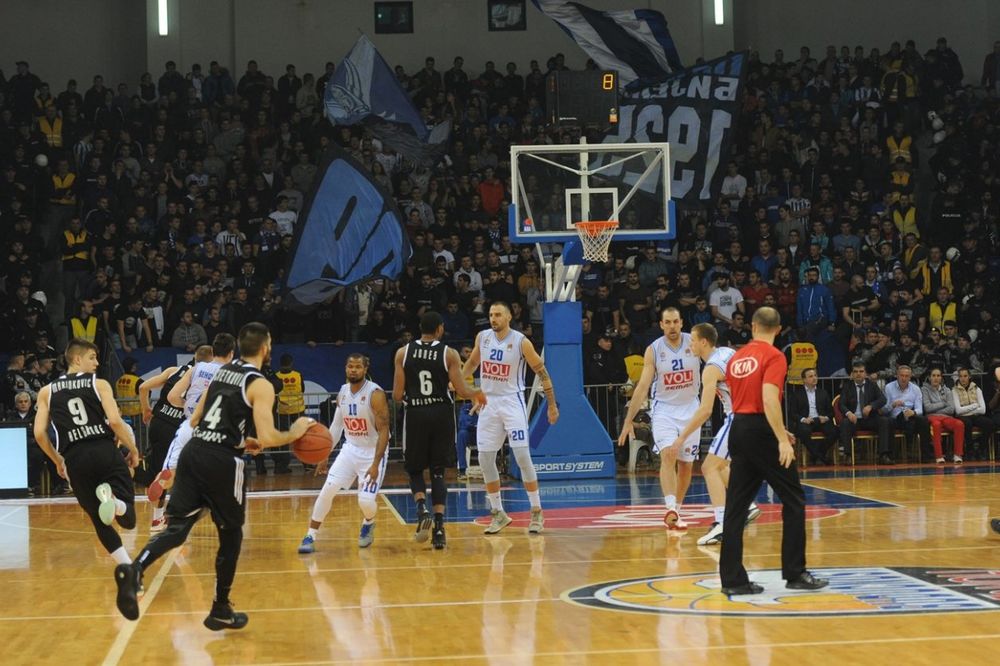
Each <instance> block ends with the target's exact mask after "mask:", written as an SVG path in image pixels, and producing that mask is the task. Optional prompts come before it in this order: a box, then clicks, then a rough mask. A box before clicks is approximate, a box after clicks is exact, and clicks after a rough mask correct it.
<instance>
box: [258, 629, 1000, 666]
mask: <svg viewBox="0 0 1000 666" xmlns="http://www.w3.org/2000/svg"><path fill="white" fill-rule="evenodd" d="M997 638H1000V634H968V635H964V636H914V637H912V638H910V637H899V638H865V639H851V641H850V643H845V642H844V641H795V642H788V643H739V644H734V643H730V644H727V645H679V646H658V647H649V648H616V649H609V650H567V651H564V652H527V651H525V652H509V653H502V654H501V653H496V652H493V653H490V654H485V653H481V654H449V655H438V656H426V657H402V656H393V657H383V658H381V659H365V660H364V661H365V662H366V663H400V662H426V661H434V662H437V661H456V660H464V661H468V660H476V661H482V660H484V659H487V660H491V659H494V658H506V659H524V660H527V661H530V660H532V659H537V658H545V657H550V658H554V657H587V656H591V655H593V656H599V655H619V654H637V655H638V654H649V653H671V652H694V651H702V650H711V651H714V652H723V651H727V650H774V649H776V648H777V649H780V648H810V647H845V646H855V645H886V644H895V643H917V642H940V641H962V640H994V639H997ZM270 663H271V666H319V665H320V664H356V663H358V662H357V660H355V659H338V660H328V661H281V662H270Z"/></svg>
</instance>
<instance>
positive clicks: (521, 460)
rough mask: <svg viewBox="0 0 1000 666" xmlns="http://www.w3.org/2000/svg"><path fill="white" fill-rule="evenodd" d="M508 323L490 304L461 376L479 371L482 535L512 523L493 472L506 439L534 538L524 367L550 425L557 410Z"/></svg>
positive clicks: (537, 504)
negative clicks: (486, 513) (485, 519)
mask: <svg viewBox="0 0 1000 666" xmlns="http://www.w3.org/2000/svg"><path fill="white" fill-rule="evenodd" d="M510 319H511V316H510V307H509V306H508V305H507V304H506V303H503V302H501V301H496V302H494V303H493V305H491V306H490V330H488V331H481V332H480V333H478V334H477V335H476V343H475V345H474V346H473V349H472V354H471V355H470V356H469V359H468V360H467V361H466V362H465V365H463V366H462V376H463V377H468V376H469V375H471V374H472V373H473V372H475V371H476V368H479V379H480V388H481V389H482V391H483V393H485V394H486V397H487V399H488V400H489V402H488V403H487V405H486V406H485V407H483V408H482V410H481V412H480V414H479V424H478V425H477V427H476V440H477V444H478V447H479V464H480V466H481V467H482V468H483V480H484V481H485V482H486V497H487V499H488V500H489V502H490V514H491V516H492V520H491V522H490V525H489V527H487V528H486V530H485V532H486V534H496V533H497V532H499V531H500V530H502V529H503V528H505V527H507V526H508V525H510V524H511V522H513V519H512V518H511V517H510V516H508V515H507V513H506V512H505V511H504V510H503V502H501V500H500V470H499V469H497V456H496V454H497V451H499V450H500V447H502V446H503V442H504V440H505V439H506V440H507V441H508V442H509V443H510V448H511V451H513V453H514V459H515V460H517V465H518V467H519V468H520V469H521V478H522V480H523V481H524V489H525V490H526V491H527V493H528V499H529V500H530V504H531V521H530V522H529V524H528V532H529V533H530V534H537V533H539V532H541V531H542V527H543V525H544V522H545V521H544V518H543V516H542V503H541V499H540V498H539V495H538V475H537V473H536V472H535V466H534V464H533V463H532V462H531V452H530V451H529V450H528V410H527V408H526V407H525V404H524V388H525V387H524V370H525V367H526V366H530V367H531V369H532V370H533V371H534V373H535V376H536V377H538V380H539V381H540V382H541V384H542V388H543V389H544V390H545V398H546V400H547V402H548V419H549V423H550V424H554V423H555V422H556V421H558V420H559V408H558V407H557V406H556V394H555V391H554V390H553V388H552V379H551V377H549V373H548V371H546V369H545V363H544V362H543V361H542V357H541V356H539V355H538V352H536V351H535V346H534V345H533V344H531V340H529V339H528V338H526V337H524V335H522V334H521V333H520V332H519V331H515V330H513V329H512V328H511V327H510Z"/></svg>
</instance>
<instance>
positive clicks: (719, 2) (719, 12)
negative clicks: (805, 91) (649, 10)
mask: <svg viewBox="0 0 1000 666" xmlns="http://www.w3.org/2000/svg"><path fill="white" fill-rule="evenodd" d="M724 2H725V0H715V25H724V24H725V23H726V8H725V6H724V5H723V3H724ZM160 34H165V33H160Z"/></svg>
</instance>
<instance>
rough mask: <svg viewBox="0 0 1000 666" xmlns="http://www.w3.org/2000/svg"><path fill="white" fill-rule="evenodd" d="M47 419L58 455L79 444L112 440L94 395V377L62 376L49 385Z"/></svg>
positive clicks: (113, 436) (105, 418) (104, 416)
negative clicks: (52, 430)
mask: <svg viewBox="0 0 1000 666" xmlns="http://www.w3.org/2000/svg"><path fill="white" fill-rule="evenodd" d="M49 419H50V420H51V422H52V426H53V427H54V428H55V431H56V449H58V450H59V451H60V452H62V453H65V452H66V451H67V450H68V449H69V448H70V447H72V446H74V445H75V444H79V443H80V442H87V441H95V440H112V441H113V440H114V438H115V435H114V433H113V432H111V428H110V427H108V417H107V415H106V414H105V413H104V406H103V405H102V404H101V396H100V395H98V393H97V376H96V375H92V374H86V373H82V372H78V373H73V374H66V375H62V376H61V377H59V378H58V379H56V380H55V381H54V382H52V383H51V384H49Z"/></svg>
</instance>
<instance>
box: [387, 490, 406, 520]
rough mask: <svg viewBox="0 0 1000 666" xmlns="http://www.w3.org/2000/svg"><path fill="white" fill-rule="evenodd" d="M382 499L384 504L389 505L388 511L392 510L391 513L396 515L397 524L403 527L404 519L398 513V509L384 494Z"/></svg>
mask: <svg viewBox="0 0 1000 666" xmlns="http://www.w3.org/2000/svg"><path fill="white" fill-rule="evenodd" d="M382 501H383V502H385V505H386V506H387V507H389V510H390V511H392V515H394V516H396V520H398V521H399V524H400V525H403V526H404V527H405V526H406V520H405V519H404V518H403V516H402V515H400V513H399V510H398V509H397V508H396V506H395V505H394V504H393V503H392V502H390V501H389V498H388V497H386V496H385V495H382Z"/></svg>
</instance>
